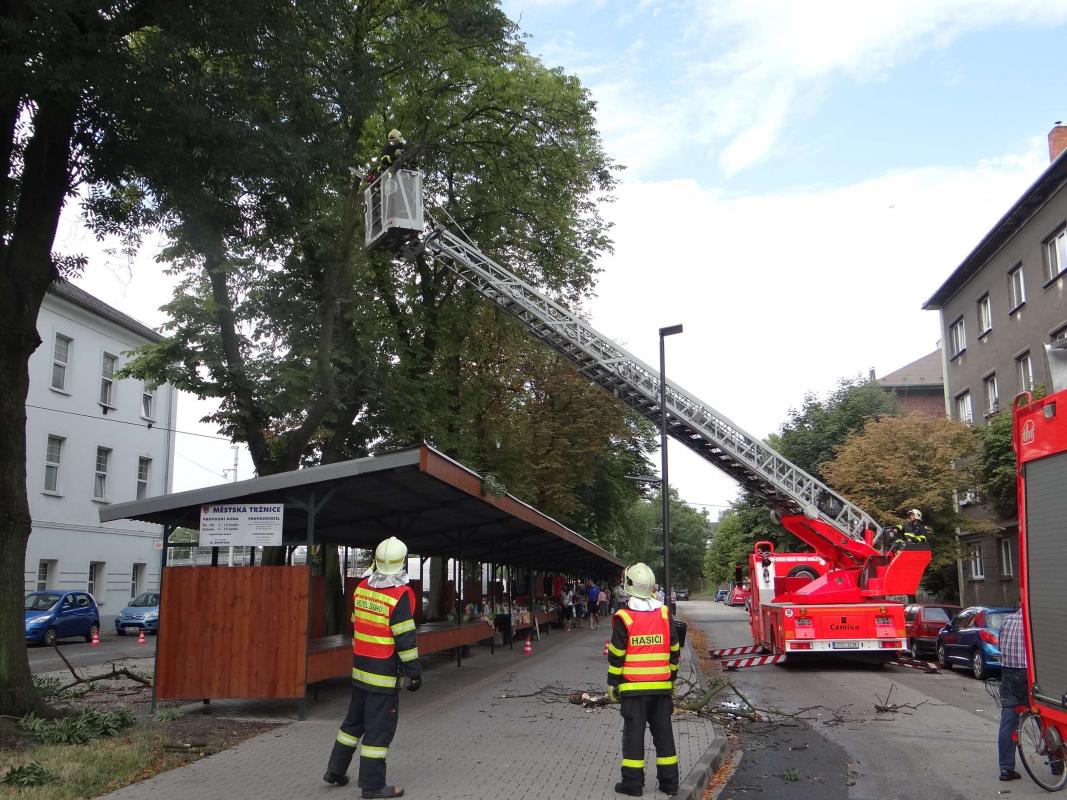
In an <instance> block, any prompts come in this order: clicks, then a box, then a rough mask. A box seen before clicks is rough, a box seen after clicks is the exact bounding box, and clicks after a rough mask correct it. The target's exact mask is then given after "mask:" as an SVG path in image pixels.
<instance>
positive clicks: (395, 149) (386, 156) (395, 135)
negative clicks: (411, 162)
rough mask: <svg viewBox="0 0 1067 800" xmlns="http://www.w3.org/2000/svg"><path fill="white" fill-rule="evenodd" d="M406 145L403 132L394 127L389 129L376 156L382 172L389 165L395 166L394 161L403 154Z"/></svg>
mask: <svg viewBox="0 0 1067 800" xmlns="http://www.w3.org/2000/svg"><path fill="white" fill-rule="evenodd" d="M407 146H408V143H407V142H405V141H404V134H402V133H401V132H400V131H398V130H397V129H396V128H393V129H392V130H391V131H389V136H388V137H387V141H386V145H385V147H383V148H382V152H381V153H380V154H379V157H378V163H379V165H380V166H381V170H382V172H385V171H386V170H387V169H389V168H390V167H393V166H396V162H397V161H399V160H400V158H401V156H403V155H404V148H406V147H407Z"/></svg>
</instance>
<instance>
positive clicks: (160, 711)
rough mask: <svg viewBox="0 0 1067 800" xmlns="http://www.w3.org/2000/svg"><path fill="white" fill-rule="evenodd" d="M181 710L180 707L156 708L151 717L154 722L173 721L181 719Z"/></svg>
mask: <svg viewBox="0 0 1067 800" xmlns="http://www.w3.org/2000/svg"><path fill="white" fill-rule="evenodd" d="M181 716H182V710H181V709H180V708H157V709H156V713H155V714H154V715H153V718H154V719H155V721H156V722H174V721H175V720H177V719H181Z"/></svg>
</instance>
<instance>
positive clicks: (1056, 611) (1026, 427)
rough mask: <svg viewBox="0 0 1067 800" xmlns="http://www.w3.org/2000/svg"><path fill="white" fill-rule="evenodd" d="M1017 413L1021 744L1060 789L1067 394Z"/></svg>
mask: <svg viewBox="0 0 1067 800" xmlns="http://www.w3.org/2000/svg"><path fill="white" fill-rule="evenodd" d="M1057 344H1059V343H1057ZM1065 344H1067V343H1065ZM1057 357H1058V358H1060V359H1064V358H1065V357H1067V347H1061V348H1050V350H1049V361H1050V362H1051V363H1050V367H1051V368H1052V382H1053V385H1054V386H1061V387H1062V386H1065V385H1067V380H1057V377H1059V378H1061V379H1062V378H1067V365H1065V364H1062V363H1061V364H1059V365H1058V364H1057V362H1056V359H1057ZM1057 367H1059V369H1060V370H1063V373H1064V374H1058V372H1059V370H1058V369H1057ZM1013 414H1014V418H1013V437H1012V438H1013V443H1014V446H1015V453H1016V457H1017V460H1018V491H1019V495H1018V497H1019V550H1020V557H1019V560H1020V562H1021V565H1022V569H1021V571H1020V575H1021V590H1022V606H1023V620H1024V625H1025V629H1026V644H1027V652H1028V656H1029V659H1028V662H1029V668H1028V678H1029V681H1028V682H1029V689H1030V698H1031V703H1030V708H1029V710H1028V711H1027V712H1026V713H1025V714H1023V716H1022V718H1021V719H1020V722H1019V729H1018V739H1017V741H1018V745H1019V753H1020V755H1021V756H1022V762H1023V766H1024V767H1025V768H1026V771H1027V772H1029V773H1030V776H1031V777H1032V778H1033V779H1034V780H1035V781H1036V782H1037V783H1038V784H1039V785H1041V786H1042V787H1043V788H1045V789H1048V790H1049V791H1055V790H1056V789H1061V788H1063V786H1064V785H1067V771H1065V769H1064V760H1065V759H1067V748H1065V747H1064V739H1065V738H1067V390H1062V391H1059V392H1057V393H1055V394H1051V395H1049V396H1047V397H1044V398H1041V399H1040V400H1035V399H1033V397H1032V395H1030V394H1029V393H1024V394H1023V395H1020V396H1019V397H1017V398H1016V399H1015V403H1014V405H1013Z"/></svg>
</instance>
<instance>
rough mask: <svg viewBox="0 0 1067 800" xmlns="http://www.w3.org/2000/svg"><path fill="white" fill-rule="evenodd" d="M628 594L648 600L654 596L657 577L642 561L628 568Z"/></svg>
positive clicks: (626, 582) (626, 581)
mask: <svg viewBox="0 0 1067 800" xmlns="http://www.w3.org/2000/svg"><path fill="white" fill-rule="evenodd" d="M625 584H626V593H627V594H629V595H630V596H631V597H639V598H641V599H642V600H647V599H648V598H650V597H651V596H652V592H653V591H654V587H655V585H656V576H655V575H653V574H652V570H651V568H650V567H649V566H648V564H644V563H641V562H640V561H639V562H638V563H636V564H634V565H633V566H632V567H627V568H626V580H625Z"/></svg>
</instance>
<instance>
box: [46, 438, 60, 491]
mask: <svg viewBox="0 0 1067 800" xmlns="http://www.w3.org/2000/svg"><path fill="white" fill-rule="evenodd" d="M62 457H63V438H62V437H60V436H49V437H48V447H47V448H45V453H44V490H45V491H46V492H58V491H59V461H60V459H61V458H62Z"/></svg>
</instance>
